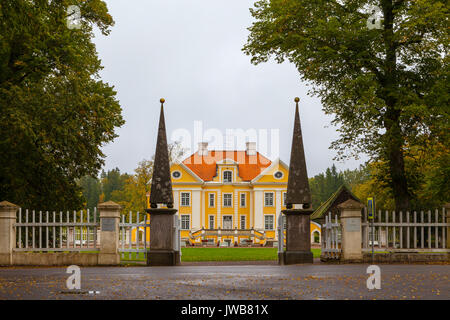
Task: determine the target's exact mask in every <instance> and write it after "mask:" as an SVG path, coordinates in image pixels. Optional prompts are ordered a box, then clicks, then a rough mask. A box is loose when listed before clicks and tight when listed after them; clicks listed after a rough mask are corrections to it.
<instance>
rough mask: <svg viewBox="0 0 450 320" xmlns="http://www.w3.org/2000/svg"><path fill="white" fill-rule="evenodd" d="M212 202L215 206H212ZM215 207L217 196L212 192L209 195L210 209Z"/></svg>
mask: <svg viewBox="0 0 450 320" xmlns="http://www.w3.org/2000/svg"><path fill="white" fill-rule="evenodd" d="M211 196H212V198H211ZM211 200H212V201H213V205H211ZM215 206H216V194H215V193H212V192H211V193H209V196H208V208H214V207H215Z"/></svg>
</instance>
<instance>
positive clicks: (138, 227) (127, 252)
mask: <svg viewBox="0 0 450 320" xmlns="http://www.w3.org/2000/svg"><path fill="white" fill-rule="evenodd" d="M133 216H134V217H133ZM174 220H175V221H174V233H173V234H174V240H173V243H174V250H175V251H180V248H181V220H180V219H179V217H178V216H177V215H174ZM149 248H150V219H149V215H148V214H147V213H142V212H136V214H133V213H132V212H129V213H128V215H122V219H121V221H120V222H119V252H120V256H121V259H123V260H131V261H142V260H144V261H146V260H147V251H148V249H149ZM180 255H181V252H180Z"/></svg>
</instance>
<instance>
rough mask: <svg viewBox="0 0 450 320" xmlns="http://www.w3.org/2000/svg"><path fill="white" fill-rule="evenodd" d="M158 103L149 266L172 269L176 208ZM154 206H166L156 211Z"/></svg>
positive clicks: (176, 242) (175, 255)
mask: <svg viewBox="0 0 450 320" xmlns="http://www.w3.org/2000/svg"><path fill="white" fill-rule="evenodd" d="M160 102H161V114H160V116H159V127H158V139H157V141H156V152H155V163H154V166H153V176H152V186H151V190H150V209H146V210H145V211H147V213H149V214H150V249H149V251H148V253H147V265H149V266H175V265H179V264H180V261H181V260H180V245H179V235H178V233H177V231H176V230H175V229H176V228H175V223H177V222H176V221H177V219H176V217H175V214H176V213H177V209H174V208H173V194H172V181H171V179H170V163H169V150H168V148H167V138H166V125H165V121H164V107H163V104H164V99H161V100H160ZM158 204H162V205H167V208H164V207H163V206H162V207H160V208H158Z"/></svg>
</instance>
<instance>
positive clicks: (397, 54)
mask: <svg viewBox="0 0 450 320" xmlns="http://www.w3.org/2000/svg"><path fill="white" fill-rule="evenodd" d="M371 6H376V8H379V10H380V12H379V14H378V17H377V15H373V13H374V12H375V13H376V11H377V9H376V8H375V10H374V8H372V7H371ZM250 11H251V14H252V16H253V17H254V18H255V19H256V21H255V22H254V23H253V25H252V26H251V27H250V28H249V30H250V35H249V38H248V43H247V44H246V45H245V46H244V48H243V50H244V52H245V53H246V54H248V55H251V56H252V62H253V63H255V64H258V63H261V62H266V61H268V59H269V58H270V57H275V59H276V60H277V61H278V62H280V63H281V62H283V61H284V60H285V59H287V60H289V61H290V62H292V63H293V64H295V66H296V67H297V70H298V71H299V73H300V75H301V78H302V79H303V80H306V81H308V82H309V83H311V84H312V85H313V88H314V89H312V90H311V93H313V94H316V95H318V96H319V97H320V98H321V101H322V104H323V108H324V111H325V112H326V113H328V114H333V115H334V116H335V118H334V120H333V123H334V124H335V125H337V126H338V130H339V132H340V139H339V140H337V141H335V142H334V143H333V144H332V146H333V147H334V148H336V149H337V150H338V156H339V157H345V156H355V155H358V154H359V153H361V152H364V153H367V154H368V155H369V156H370V157H371V159H372V160H375V161H385V162H386V163H387V165H388V168H389V170H388V174H387V175H386V176H385V181H386V182H387V183H388V184H389V185H390V187H391V189H392V193H393V197H394V200H395V205H396V208H397V209H399V210H400V209H405V208H408V207H410V201H411V198H412V197H413V196H414V194H412V191H411V190H410V188H409V186H408V179H407V174H406V172H405V163H404V162H405V161H404V157H405V154H404V153H405V149H406V148H408V147H410V146H411V145H415V144H423V141H424V139H423V137H427V140H426V142H427V143H430V144H434V143H440V144H444V145H448V144H449V141H450V139H449V129H450V128H449V119H450V111H449V109H450V108H449V92H450V90H449V83H450V81H449V79H448V78H449V77H448V76H449V63H448V55H447V51H448V44H449V43H448V41H449V28H448V6H447V3H446V2H444V1H435V0H414V1H412V0H395V1H394V0H377V1H368V0H347V1H346V0H260V1H258V2H256V3H255V8H252V9H250ZM379 19H380V20H381V23H380V25H379V26H378V25H377V21H378V20H379ZM368 22H369V25H368ZM373 22H375V23H373Z"/></svg>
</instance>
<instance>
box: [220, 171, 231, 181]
mask: <svg viewBox="0 0 450 320" xmlns="http://www.w3.org/2000/svg"><path fill="white" fill-rule="evenodd" d="M228 172H229V173H230V181H225V173H228ZM222 181H223V183H233V170H223V171H222Z"/></svg>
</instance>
